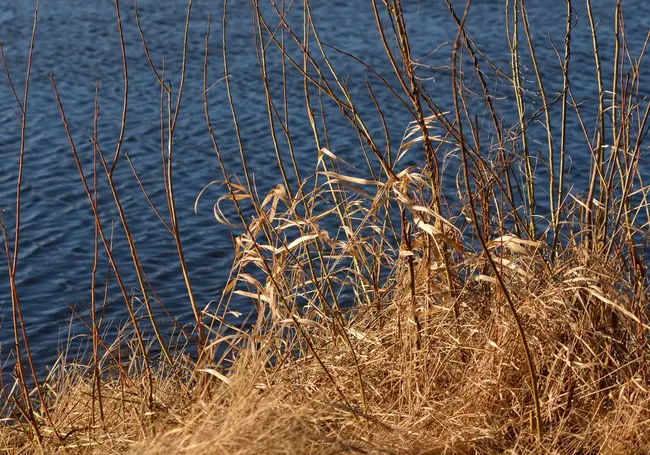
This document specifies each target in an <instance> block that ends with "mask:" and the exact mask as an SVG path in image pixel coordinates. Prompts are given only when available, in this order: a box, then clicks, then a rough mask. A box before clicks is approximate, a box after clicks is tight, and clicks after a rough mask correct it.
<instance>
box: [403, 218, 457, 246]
mask: <svg viewBox="0 0 650 455" xmlns="http://www.w3.org/2000/svg"><path fill="white" fill-rule="evenodd" d="M414 220H415V226H416V227H418V228H419V229H421V230H423V231H424V232H426V233H427V234H429V235H430V236H431V237H433V238H435V239H441V240H442V241H443V242H445V243H446V244H447V245H449V246H450V247H452V248H453V249H455V250H456V251H458V252H459V253H462V252H464V251H465V248H463V245H461V244H460V243H458V242H457V241H456V240H455V239H453V238H451V237H450V236H448V235H447V234H443V232H442V231H441V230H440V229H438V228H437V227H435V226H432V225H430V224H427V223H425V222H424V221H422V220H420V219H419V218H417V217H415V218H414Z"/></svg>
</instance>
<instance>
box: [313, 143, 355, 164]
mask: <svg viewBox="0 0 650 455" xmlns="http://www.w3.org/2000/svg"><path fill="white" fill-rule="evenodd" d="M323 155H325V156H327V157H328V158H330V159H332V160H334V161H339V162H341V163H343V164H345V165H347V166H350V167H354V166H352V165H350V164H349V163H348V162H347V161H345V160H344V159H343V158H339V157H338V156H336V154H334V153H332V152H331V151H330V150H329V149H328V148H326V147H322V148H321V149H320V151H319V152H318V164H321V163H322V162H323Z"/></svg>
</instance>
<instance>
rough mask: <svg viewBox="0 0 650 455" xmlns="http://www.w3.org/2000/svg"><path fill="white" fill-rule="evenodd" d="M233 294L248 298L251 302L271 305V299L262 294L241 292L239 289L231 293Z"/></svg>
mask: <svg viewBox="0 0 650 455" xmlns="http://www.w3.org/2000/svg"><path fill="white" fill-rule="evenodd" d="M233 294H237V295H241V296H244V297H249V298H251V299H253V300H259V301H260V302H266V303H272V299H271V298H269V297H268V296H266V295H264V294H255V293H253V292H248V291H242V290H241V289H237V290H235V291H233Z"/></svg>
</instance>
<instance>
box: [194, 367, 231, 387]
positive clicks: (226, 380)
mask: <svg viewBox="0 0 650 455" xmlns="http://www.w3.org/2000/svg"><path fill="white" fill-rule="evenodd" d="M198 371H200V372H202V373H208V374H209V375H212V376H214V377H215V378H217V379H218V380H220V381H221V382H223V383H224V384H226V385H230V384H231V381H230V379H229V378H228V377H226V376H224V375H223V374H221V373H219V372H218V371H217V370H214V369H212V368H201V369H199V370H198Z"/></svg>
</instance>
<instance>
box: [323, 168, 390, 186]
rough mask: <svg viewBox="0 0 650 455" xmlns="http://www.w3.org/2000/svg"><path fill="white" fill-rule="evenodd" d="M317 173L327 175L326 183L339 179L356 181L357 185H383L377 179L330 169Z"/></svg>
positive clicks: (335, 181)
mask: <svg viewBox="0 0 650 455" xmlns="http://www.w3.org/2000/svg"><path fill="white" fill-rule="evenodd" d="M319 174H322V175H324V176H326V177H329V180H328V181H327V184H332V183H337V182H339V181H345V182H350V183H356V184H357V185H374V186H384V183H383V182H380V181H378V180H371V179H362V178H359V177H351V176H349V175H343V174H339V173H338V172H331V171H321V172H319Z"/></svg>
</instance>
